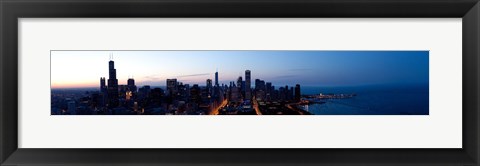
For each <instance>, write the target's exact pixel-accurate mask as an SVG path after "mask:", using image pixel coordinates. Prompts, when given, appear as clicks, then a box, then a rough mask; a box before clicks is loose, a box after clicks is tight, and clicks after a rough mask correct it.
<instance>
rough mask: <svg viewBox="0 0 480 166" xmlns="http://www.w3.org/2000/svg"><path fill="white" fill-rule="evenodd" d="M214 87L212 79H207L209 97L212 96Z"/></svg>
mask: <svg viewBox="0 0 480 166" xmlns="http://www.w3.org/2000/svg"><path fill="white" fill-rule="evenodd" d="M212 92H213V86H212V79H207V93H208V96H212Z"/></svg>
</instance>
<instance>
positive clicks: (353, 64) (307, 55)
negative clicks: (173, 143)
mask: <svg viewBox="0 0 480 166" xmlns="http://www.w3.org/2000/svg"><path fill="white" fill-rule="evenodd" d="M110 54H113V56H114V58H113V60H114V61H115V68H116V69H117V78H118V79H119V84H126V81H127V79H128V78H129V77H133V78H134V79H135V80H136V84H137V85H140V86H142V85H152V86H164V85H165V80H166V79H167V78H177V79H178V80H179V81H181V82H184V83H189V84H200V85H204V84H205V80H206V79H208V78H210V79H212V80H213V79H214V73H215V71H216V70H217V69H218V72H219V80H220V83H228V82H229V81H235V80H236V79H237V78H238V76H242V77H243V79H245V76H244V72H245V70H247V69H248V70H251V71H252V81H253V80H255V79H257V78H258V79H262V80H265V81H266V82H272V84H273V85H276V86H284V85H294V84H297V83H298V84H301V85H302V86H360V85H377V84H427V83H428V80H429V77H428V76H429V75H428V73H429V52H428V51H52V52H51V70H52V71H51V73H52V76H51V79H52V87H53V88H63V87H68V88H80V87H96V86H98V85H99V79H100V77H106V78H108V61H109V57H110V56H109V55H110ZM252 85H253V83H252Z"/></svg>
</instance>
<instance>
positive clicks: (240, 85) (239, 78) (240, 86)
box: [237, 76, 245, 99]
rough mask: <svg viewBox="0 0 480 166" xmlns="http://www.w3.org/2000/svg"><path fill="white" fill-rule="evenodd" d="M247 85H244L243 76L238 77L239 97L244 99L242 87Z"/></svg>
mask: <svg viewBox="0 0 480 166" xmlns="http://www.w3.org/2000/svg"><path fill="white" fill-rule="evenodd" d="M244 86H245V85H243V79H242V76H239V77H238V79H237V89H238V97H239V98H240V99H243V95H244V94H243V93H242V90H243V89H242V87H244Z"/></svg>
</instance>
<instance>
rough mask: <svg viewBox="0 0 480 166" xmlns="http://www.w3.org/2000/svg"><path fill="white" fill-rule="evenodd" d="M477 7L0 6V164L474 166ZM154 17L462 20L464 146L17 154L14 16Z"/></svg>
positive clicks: (383, 0)
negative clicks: (443, 147) (458, 147)
mask: <svg viewBox="0 0 480 166" xmlns="http://www.w3.org/2000/svg"><path fill="white" fill-rule="evenodd" d="M478 2H479V1H478V0H299V1H294V0H256V1H253V0H245V1H241V0H224V1H221V0H196V1H195V0H142V1H135V0H117V1H113V0H99V1H94V0H0V22H1V23H0V24H1V26H0V36H1V40H0V50H1V56H0V63H1V64H0V66H1V68H0V80H1V81H0V95H1V97H0V164H1V165H107V164H108V165H118V164H126V165H130V164H131V165H137V164H142V165H143V164H162V165H199V164H200V165H202V164H203V165H292V164H294V165H372V164H377V165H378V164H379V165H479V163H480V162H479V161H478V160H479V158H480V153H479V131H478V127H479V114H478V106H479V105H478V94H479V91H478V86H479V85H478V74H479V67H478V63H479V62H478V56H479V45H480V42H479V40H480V36H479V35H480V33H479V31H480V25H479V23H480V22H479V19H480V18H479V16H480V9H479V8H480V6H479V3H478ZM158 17H168V18H462V45H463V46H462V54H463V55H462V63H463V66H462V71H463V72H462V84H463V85H462V95H463V96H462V98H463V103H462V104H463V110H462V111H463V114H462V119H463V120H462V128H463V131H462V144H463V146H462V147H463V148H461V149H441V148H437V149H331V148H326V149H325V148H322V149H223V148H222V149H211V148H208V149H121V148H118V149H28V148H18V88H19V86H18V84H19V82H18V66H19V64H18V51H19V50H18V49H19V47H18V46H19V43H18V19H19V18H158ZM212 156H215V157H212ZM239 156H241V157H239Z"/></svg>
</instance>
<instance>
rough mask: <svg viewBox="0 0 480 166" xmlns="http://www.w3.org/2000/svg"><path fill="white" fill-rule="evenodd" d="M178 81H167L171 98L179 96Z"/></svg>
mask: <svg viewBox="0 0 480 166" xmlns="http://www.w3.org/2000/svg"><path fill="white" fill-rule="evenodd" d="M177 90H178V89H177V79H176V78H174V79H167V91H168V95H169V96H174V95H176V94H177Z"/></svg>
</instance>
